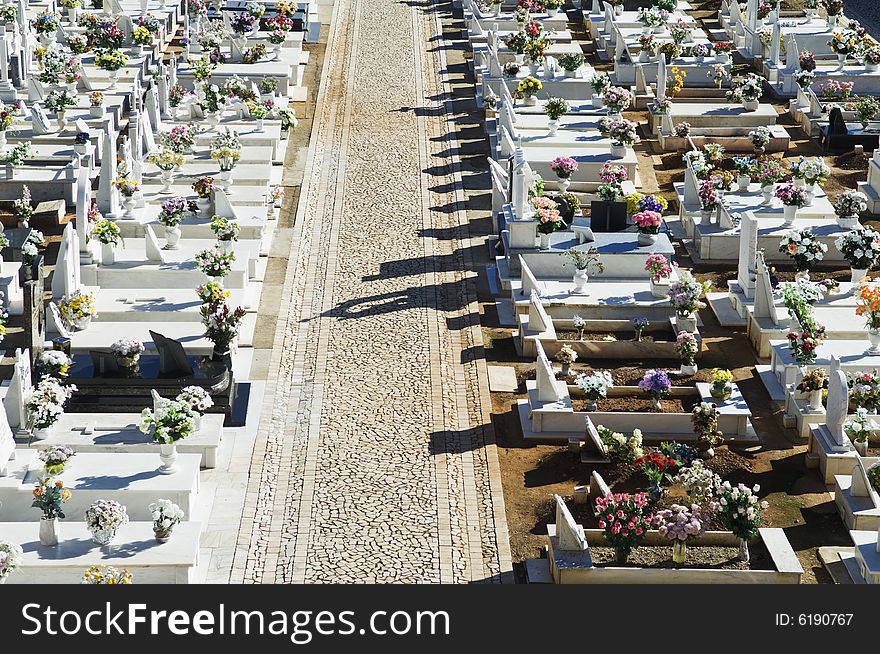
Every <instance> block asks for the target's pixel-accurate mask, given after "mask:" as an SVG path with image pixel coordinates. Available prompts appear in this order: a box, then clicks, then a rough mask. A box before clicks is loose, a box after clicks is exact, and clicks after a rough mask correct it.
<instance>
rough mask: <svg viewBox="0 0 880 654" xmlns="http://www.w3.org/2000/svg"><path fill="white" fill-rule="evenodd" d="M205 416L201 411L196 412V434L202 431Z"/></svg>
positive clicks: (194, 431) (194, 430)
mask: <svg viewBox="0 0 880 654" xmlns="http://www.w3.org/2000/svg"><path fill="white" fill-rule="evenodd" d="M203 417H204V416H203V414H201V413H196V417H195V419H194V420H193V425H194V426H193V433H194V434H197V433H199V432H200V431H202V418H203Z"/></svg>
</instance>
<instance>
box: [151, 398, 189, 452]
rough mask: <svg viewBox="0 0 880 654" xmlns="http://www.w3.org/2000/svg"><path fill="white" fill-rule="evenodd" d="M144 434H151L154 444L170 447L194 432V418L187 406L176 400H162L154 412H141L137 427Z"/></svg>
mask: <svg viewBox="0 0 880 654" xmlns="http://www.w3.org/2000/svg"><path fill="white" fill-rule="evenodd" d="M138 428H139V429H140V430H141V431H142V432H143V433H144V434H151V435H152V438H153V440H154V441H155V442H157V443H159V444H161V445H171V444H173V443H175V442H177V441H179V440H181V439H183V438H186V437H187V436H189V435H191V434H192V433H193V431H195V417H194V416H193V414H192V412H191V411H190V407H189V405H188V404H185V403H184V402H178V401H177V400H163V401H162V402H159V403H158V406H156V407H155V410H150V409H144V410H143V411H141V424H140V425H139V427H138Z"/></svg>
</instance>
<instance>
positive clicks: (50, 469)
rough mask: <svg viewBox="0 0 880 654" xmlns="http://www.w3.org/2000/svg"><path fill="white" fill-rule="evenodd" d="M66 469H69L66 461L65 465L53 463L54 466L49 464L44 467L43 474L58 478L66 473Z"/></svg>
mask: <svg viewBox="0 0 880 654" xmlns="http://www.w3.org/2000/svg"><path fill="white" fill-rule="evenodd" d="M66 467H67V462H66V461H65V462H63V463H53V464H49V463H47V464H46V465H44V466H43V472H45V473H46V476H47V477H57V476H59V475H61V474H63V473H64V469H65V468H66Z"/></svg>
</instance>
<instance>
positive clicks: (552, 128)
mask: <svg viewBox="0 0 880 654" xmlns="http://www.w3.org/2000/svg"><path fill="white" fill-rule="evenodd" d="M558 129H559V121H558V120H551V121H548V122H547V134H548V135H549V136H556V131H557V130H558Z"/></svg>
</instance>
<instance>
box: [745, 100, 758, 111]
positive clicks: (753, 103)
mask: <svg viewBox="0 0 880 654" xmlns="http://www.w3.org/2000/svg"><path fill="white" fill-rule="evenodd" d="M759 105H760V103H759V102H758V101H757V100H743V101H742V106H743V109H745V110H746V111H757V110H758V106H759Z"/></svg>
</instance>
